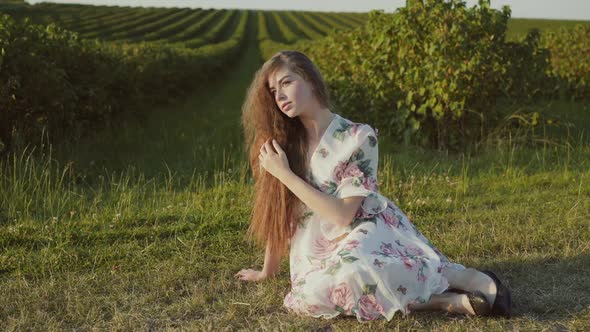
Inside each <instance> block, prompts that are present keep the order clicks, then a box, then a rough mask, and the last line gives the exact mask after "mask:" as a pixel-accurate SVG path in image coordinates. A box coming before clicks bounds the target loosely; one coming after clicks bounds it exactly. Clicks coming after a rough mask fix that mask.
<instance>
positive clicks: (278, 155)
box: [258, 138, 291, 180]
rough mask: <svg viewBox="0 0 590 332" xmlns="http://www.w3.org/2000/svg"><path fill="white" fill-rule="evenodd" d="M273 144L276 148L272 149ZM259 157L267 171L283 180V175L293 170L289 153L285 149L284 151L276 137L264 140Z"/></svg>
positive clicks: (261, 164)
mask: <svg viewBox="0 0 590 332" xmlns="http://www.w3.org/2000/svg"><path fill="white" fill-rule="evenodd" d="M271 145H272V146H273V147H274V150H273V149H272V147H271ZM275 150H276V152H275ZM258 159H259V160H260V166H261V167H264V169H266V171H267V172H269V173H270V174H272V175H273V176H274V177H276V178H277V179H279V180H281V179H282V178H283V176H285V175H286V174H288V173H289V172H290V171H291V167H289V160H288V159H287V154H286V153H285V151H283V149H282V148H281V146H280V145H279V143H278V142H277V141H275V140H274V139H270V138H269V139H268V140H267V141H266V142H264V144H263V145H262V147H261V148H260V154H259V155H258Z"/></svg>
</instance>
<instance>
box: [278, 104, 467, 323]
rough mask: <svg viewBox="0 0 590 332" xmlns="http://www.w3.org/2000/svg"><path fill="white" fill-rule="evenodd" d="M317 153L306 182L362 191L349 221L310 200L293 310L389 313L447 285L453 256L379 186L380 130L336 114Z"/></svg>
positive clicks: (288, 301)
mask: <svg viewBox="0 0 590 332" xmlns="http://www.w3.org/2000/svg"><path fill="white" fill-rule="evenodd" d="M315 155H316V156H315V157H312V159H311V160H312V161H311V163H310V169H309V170H308V174H307V181H308V182H309V183H310V184H311V185H312V186H313V187H314V188H316V189H317V190H320V191H322V192H323V193H325V194H327V195H332V196H335V197H337V198H346V197H352V196H362V197H364V199H363V201H362V203H361V206H360V207H359V209H358V211H357V212H356V214H355V215H354V217H353V220H351V222H350V224H349V225H348V226H346V227H344V226H338V225H337V224H336V223H333V222H331V221H330V220H327V219H325V218H322V217H321V216H320V215H319V214H317V213H314V211H312V210H311V209H309V208H308V207H306V206H304V207H305V208H304V209H303V210H302V214H301V217H300V219H299V222H298V227H297V228H296V232H295V233H294V235H293V238H292V239H291V241H290V273H291V290H290V291H289V292H288V293H287V295H286V296H285V298H284V302H283V304H284V306H285V308H287V310H289V311H291V312H294V313H297V314H301V315H306V316H312V317H317V318H320V317H321V318H325V319H329V318H334V317H336V316H338V315H345V316H352V317H356V319H357V320H358V321H359V322H365V321H370V320H375V319H386V320H388V321H389V320H391V319H393V316H394V314H395V313H396V312H398V311H399V312H401V314H403V315H407V314H409V313H410V309H409V305H410V304H412V303H424V302H426V301H427V300H428V299H430V297H431V296H432V295H433V294H439V293H442V292H443V291H444V290H446V289H447V288H448V286H449V284H448V280H447V279H446V278H445V277H444V275H443V272H444V271H445V269H447V268H454V269H458V270H462V269H465V267H464V266H463V265H461V264H457V263H453V262H451V261H450V260H449V259H448V258H447V257H446V256H444V255H443V254H442V253H441V252H440V251H439V250H438V249H436V247H434V245H433V244H432V243H431V242H430V241H429V240H428V239H427V238H426V237H424V235H422V233H421V232H420V231H419V230H418V228H417V227H416V226H415V225H414V224H413V223H412V222H411V221H410V220H409V219H408V217H407V216H406V215H405V214H404V212H403V211H401V210H400V209H399V208H398V207H397V206H396V205H395V204H394V203H393V202H392V201H390V200H389V199H388V198H386V197H384V196H383V195H381V194H380V193H379V191H378V182H377V169H378V139H377V130H376V129H373V128H372V127H371V126H369V125H367V124H362V123H354V122H352V121H350V120H348V119H345V118H343V117H341V116H340V115H338V114H335V116H334V118H333V119H332V122H331V123H330V124H329V126H328V128H327V129H326V132H325V133H324V135H323V136H322V138H321V139H320V142H319V143H318V148H317V151H316V154H315Z"/></svg>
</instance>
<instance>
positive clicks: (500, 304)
mask: <svg viewBox="0 0 590 332" xmlns="http://www.w3.org/2000/svg"><path fill="white" fill-rule="evenodd" d="M481 272H483V273H485V274H487V275H488V276H489V277H490V278H492V280H493V281H494V283H495V284H496V299H495V300H494V305H493V306H492V314H493V315H494V316H503V317H506V318H510V317H512V295H511V294H510V289H508V287H506V286H504V284H502V282H501V281H500V279H499V278H498V276H497V275H496V274H495V273H494V272H492V271H488V270H485V271H481Z"/></svg>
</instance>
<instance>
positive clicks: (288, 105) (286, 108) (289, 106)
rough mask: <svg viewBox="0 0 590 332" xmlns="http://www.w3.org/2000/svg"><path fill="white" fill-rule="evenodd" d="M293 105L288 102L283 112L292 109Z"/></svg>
mask: <svg viewBox="0 0 590 332" xmlns="http://www.w3.org/2000/svg"><path fill="white" fill-rule="evenodd" d="M291 105H293V104H292V103H291V102H288V103H287V104H286V105H285V106H283V111H286V110H288V109H290V108H291Z"/></svg>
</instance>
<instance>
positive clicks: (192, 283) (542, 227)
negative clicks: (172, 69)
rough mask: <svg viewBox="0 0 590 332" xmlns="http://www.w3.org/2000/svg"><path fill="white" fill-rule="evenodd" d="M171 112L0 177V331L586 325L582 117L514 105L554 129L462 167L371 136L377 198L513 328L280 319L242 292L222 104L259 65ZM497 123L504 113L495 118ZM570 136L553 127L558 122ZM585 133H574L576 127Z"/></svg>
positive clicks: (238, 173)
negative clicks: (495, 296) (462, 270)
mask: <svg viewBox="0 0 590 332" xmlns="http://www.w3.org/2000/svg"><path fill="white" fill-rule="evenodd" d="M254 36H256V34H255V33H253V32H251V35H250V47H249V48H248V49H247V50H246V51H245V53H244V54H243V56H242V57H240V59H239V61H238V62H237V63H236V64H235V65H236V68H237V69H236V70H234V71H231V73H230V74H229V76H228V77H223V78H220V80H218V81H217V82H213V83H212V85H211V87H210V90H208V91H199V92H197V93H195V96H194V97H192V98H189V99H188V100H187V101H186V102H185V103H184V104H181V105H178V106H177V107H170V108H167V109H161V110H154V112H150V113H149V115H148V117H147V119H146V121H144V122H143V123H142V124H138V123H133V120H132V119H128V121H121V124H120V127H117V128H114V129H112V130H106V131H104V132H102V133H99V134H97V135H96V136H95V137H90V138H88V140H86V141H81V142H77V143H75V144H70V145H64V146H60V147H56V148H55V149H53V148H52V149H51V153H50V154H46V155H45V157H42V156H41V154H40V153H36V154H30V152H31V151H30V150H24V151H21V153H19V154H17V155H16V156H14V158H11V159H9V160H7V161H3V162H2V164H1V165H0V294H2V296H3V304H2V305H1V306H0V326H3V327H4V329H6V330H41V329H43V330H46V329H48V330H64V329H80V330H90V329H104V330H152V329H157V330H163V329H183V330H184V329H188V330H216V331H217V330H273V331H274V330H314V331H317V330H322V331H323V330H326V331H328V330H335V331H348V330H358V331H361V330H362V331H365V330H386V329H399V330H438V331H449V330H496V331H504V330H523V331H526V330H551V331H553V330H582V329H585V328H587V326H590V289H588V284H589V283H590V277H588V272H590V271H589V270H588V266H590V245H589V243H590V222H589V221H590V142H589V141H588V132H587V128H589V127H590V126H588V125H587V124H588V121H589V119H590V114H589V113H588V109H587V106H586V105H585V104H582V103H573V102H553V103H544V102H540V103H537V104H533V105H531V106H528V107H529V108H534V109H536V110H538V111H539V112H541V113H543V114H545V115H547V116H552V117H554V118H557V117H558V118H559V120H560V121H559V123H560V124H561V126H560V127H551V126H546V127H545V130H544V131H543V130H542V127H539V128H535V129H534V131H533V130H531V131H528V132H521V133H517V132H513V131H511V132H510V134H508V133H507V132H504V133H498V134H497V135H495V138H496V139H494V140H490V141H489V142H487V143H486V145H485V146H482V148H481V150H480V151H479V152H478V153H477V154H473V155H472V154H465V153H459V154H447V153H443V152H436V151H430V150H427V149H422V148H416V147H403V146H397V145H393V144H391V143H389V141H388V140H387V138H386V137H380V151H381V152H380V156H381V159H380V162H379V182H380V187H379V188H380V191H381V192H382V193H383V194H384V195H385V196H386V197H389V198H390V199H391V200H392V201H394V203H396V204H397V205H398V206H399V207H400V208H401V209H402V210H403V211H404V212H406V214H407V215H408V216H409V217H410V219H411V220H412V221H413V222H414V223H415V224H416V225H417V226H418V227H419V229H420V230H421V231H422V232H423V233H424V234H425V235H426V236H427V237H428V238H429V239H430V240H431V241H432V242H433V243H434V244H435V245H436V246H437V247H438V248H439V249H440V250H441V251H442V252H443V253H445V254H447V255H448V256H449V257H450V258H451V259H453V260H455V261H457V262H459V263H461V264H464V265H466V266H470V267H475V268H478V269H493V270H495V271H498V272H499V274H500V275H501V277H503V278H504V279H505V280H506V281H507V284H508V285H509V286H510V288H511V289H512V290H513V297H514V303H515V315H516V317H515V318H514V319H512V320H504V319H498V318H468V317H461V316H456V317H451V316H447V315H445V314H443V313H440V312H433V313H417V314H416V315H413V316H409V317H408V318H405V319H404V318H402V317H401V315H399V314H396V316H395V317H394V319H393V320H392V321H391V322H389V323H388V322H385V321H377V322H371V323H367V324H360V323H358V322H357V321H356V319H354V318H337V319H333V320H322V319H314V318H309V317H298V316H295V315H293V314H290V313H287V312H286V311H285V309H284V308H283V307H282V302H283V298H284V296H285V295H286V293H287V291H288V290H289V286H290V284H289V266H288V260H287V259H284V260H283V261H282V263H281V272H280V274H279V275H278V276H277V277H276V278H272V279H269V280H266V281H264V282H262V283H257V284H253V283H242V282H239V281H237V280H236V279H235V278H234V277H233V275H234V274H235V273H236V272H237V271H239V270H240V269H242V268H248V267H254V268H261V267H262V264H263V258H264V252H263V251H262V250H261V249H260V248H256V247H255V246H253V245H252V244H251V243H248V242H246V241H245V230H246V228H247V226H248V221H249V220H248V217H249V213H250V211H251V202H252V198H253V192H252V183H251V182H250V178H249V176H248V169H247V165H246V163H245V161H244V160H243V158H242V150H241V148H240V144H241V131H240V127H239V107H240V106H241V102H242V101H243V97H244V92H245V88H246V86H247V84H248V83H249V81H250V80H251V78H252V75H253V73H254V70H255V69H256V68H258V66H259V65H260V63H259V60H258V59H260V55H259V53H258V52H259V51H258V49H257V48H256V47H254V46H253V45H254V43H255V37H254ZM502 107H505V108H506V113H507V114H510V113H512V112H514V111H517V110H518V107H521V106H509V105H503V106H502ZM568 123H570V125H569V126H568V125H567V124H568ZM585 130H586V131H585Z"/></svg>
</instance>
